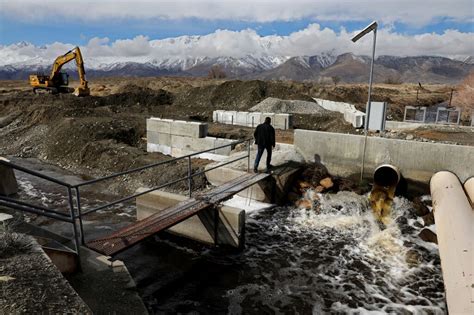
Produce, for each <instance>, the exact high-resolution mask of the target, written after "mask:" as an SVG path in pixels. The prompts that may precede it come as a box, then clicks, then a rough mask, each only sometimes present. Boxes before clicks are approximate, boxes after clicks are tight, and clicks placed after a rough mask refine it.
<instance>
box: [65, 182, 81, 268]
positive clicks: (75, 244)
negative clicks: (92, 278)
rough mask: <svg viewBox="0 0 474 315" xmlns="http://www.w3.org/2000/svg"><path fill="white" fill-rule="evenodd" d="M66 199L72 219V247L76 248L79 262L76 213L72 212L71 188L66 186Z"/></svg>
mask: <svg viewBox="0 0 474 315" xmlns="http://www.w3.org/2000/svg"><path fill="white" fill-rule="evenodd" d="M67 193H68V199H69V210H70V212H71V220H72V222H71V223H72V231H73V233H74V247H75V248H76V253H77V257H78V258H79V264H80V261H81V257H80V255H81V254H80V249H79V237H78V236H77V226H76V215H75V213H74V203H73V200H72V189H71V187H68V188H67Z"/></svg>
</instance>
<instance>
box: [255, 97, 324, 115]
mask: <svg viewBox="0 0 474 315" xmlns="http://www.w3.org/2000/svg"><path fill="white" fill-rule="evenodd" d="M249 110H250V111H252V112H267V113H292V114H315V113H324V112H328V111H327V110H325V109H324V108H322V107H321V106H319V105H318V104H316V103H315V102H314V101H313V102H307V101H295V100H281V99H279V98H274V97H268V98H266V99H264V100H263V101H261V102H260V103H258V104H257V105H255V106H254V107H252V108H250V109H249Z"/></svg>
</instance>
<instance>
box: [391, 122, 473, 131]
mask: <svg viewBox="0 0 474 315" xmlns="http://www.w3.org/2000/svg"><path fill="white" fill-rule="evenodd" d="M423 126H425V127H426V126H429V127H432V128H446V125H445V124H425V123H416V122H407V121H393V120H387V121H386V122H385V129H415V128H418V127H423ZM456 128H462V129H470V130H474V128H472V127H470V126H456Z"/></svg>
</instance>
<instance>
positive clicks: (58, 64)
mask: <svg viewBox="0 0 474 315" xmlns="http://www.w3.org/2000/svg"><path fill="white" fill-rule="evenodd" d="M71 60H76V66H77V73H78V74H79V81H80V84H79V86H78V87H77V88H76V89H75V90H74V95H76V96H83V95H89V87H88V84H87V80H86V71H85V70H84V60H83V59H82V53H81V50H80V49H79V47H74V49H71V50H70V51H68V52H67V53H65V54H64V55H62V56H59V57H58V58H56V60H55V61H54V64H53V69H52V70H51V75H50V78H51V80H52V81H55V79H56V78H57V76H58V75H60V71H61V68H62V67H63V66H64V65H65V64H66V63H68V62H70V61H71Z"/></svg>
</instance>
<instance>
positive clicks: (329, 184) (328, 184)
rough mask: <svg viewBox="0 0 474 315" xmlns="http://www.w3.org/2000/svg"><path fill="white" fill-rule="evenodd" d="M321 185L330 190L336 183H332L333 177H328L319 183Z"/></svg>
mask: <svg viewBox="0 0 474 315" xmlns="http://www.w3.org/2000/svg"><path fill="white" fill-rule="evenodd" d="M319 184H320V185H321V186H323V187H324V188H325V189H329V188H331V187H332V186H334V183H333V182H332V179H331V177H326V178H324V179H322V180H320V181H319Z"/></svg>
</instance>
